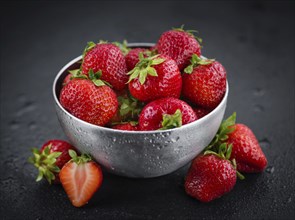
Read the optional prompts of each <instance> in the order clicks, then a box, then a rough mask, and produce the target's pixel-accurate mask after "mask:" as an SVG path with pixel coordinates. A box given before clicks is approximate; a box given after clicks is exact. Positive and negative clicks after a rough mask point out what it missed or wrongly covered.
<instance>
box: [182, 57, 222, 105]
mask: <svg viewBox="0 0 295 220" xmlns="http://www.w3.org/2000/svg"><path fill="white" fill-rule="evenodd" d="M182 83H183V85H182V95H183V97H184V98H185V99H187V100H189V101H190V102H192V103H193V104H195V105H198V106H200V107H203V108H209V109H213V108H215V107H216V106H217V105H218V104H219V103H220V102H221V100H222V98H223V96H224V94H225V91H226V71H225V69H224V67H223V66H222V65H221V64H220V63H219V62H217V61H214V62H213V63H211V64H208V65H199V66H197V67H195V68H194V70H193V72H192V73H191V74H183V76H182Z"/></svg>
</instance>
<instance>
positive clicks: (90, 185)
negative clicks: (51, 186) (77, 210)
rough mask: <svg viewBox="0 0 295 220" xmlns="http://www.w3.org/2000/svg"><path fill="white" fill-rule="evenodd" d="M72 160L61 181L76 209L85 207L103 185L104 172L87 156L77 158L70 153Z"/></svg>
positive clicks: (66, 166)
mask: <svg viewBox="0 0 295 220" xmlns="http://www.w3.org/2000/svg"><path fill="white" fill-rule="evenodd" d="M69 154H70V156H71V157H72V159H71V160H70V161H69V162H68V163H66V164H65V165H64V167H63V168H62V169H61V171H60V174H59V176H60V181H61V183H62V186H63V188H64V190H65V191H66V193H67V195H68V197H69V199H70V201H71V203H72V204H73V206H75V207H81V206H83V205H85V204H86V203H87V202H88V201H89V200H90V199H91V197H92V196H93V194H94V193H95V192H96V191H97V190H98V189H99V187H100V186H101V184H102V179H103V175H102V171H101V168H100V166H99V165H98V164H96V163H95V162H94V161H92V160H91V158H90V156H89V155H87V154H82V155H81V156H77V154H76V152H75V151H72V150H70V151H69Z"/></svg>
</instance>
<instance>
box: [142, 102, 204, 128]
mask: <svg viewBox="0 0 295 220" xmlns="http://www.w3.org/2000/svg"><path fill="white" fill-rule="evenodd" d="M177 109H179V110H180V111H181V113H182V125H185V124H188V123H191V122H193V121H195V120H197V119H198V118H197V116H196V114H195V112H194V110H193V109H192V108H191V107H190V106H189V105H188V104H187V103H186V102H184V101H182V100H179V99H176V98H171V97H169V98H162V99H158V100H155V101H153V102H150V103H149V104H147V105H146V106H145V107H144V108H143V109H142V111H141V113H140V115H139V121H138V122H139V129H140V130H142V131H150V130H158V129H159V128H161V127H162V121H163V115H164V114H169V115H172V114H174V113H175V112H176V110H177Z"/></svg>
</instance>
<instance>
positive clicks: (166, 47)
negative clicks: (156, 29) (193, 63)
mask: <svg viewBox="0 0 295 220" xmlns="http://www.w3.org/2000/svg"><path fill="white" fill-rule="evenodd" d="M157 49H158V52H159V54H163V55H166V56H169V57H171V58H172V59H173V60H175V61H176V63H177V65H178V67H179V69H180V71H182V70H183V69H184V68H185V67H186V66H188V65H189V64H190V59H191V58H192V55H193V54H197V55H198V56H200V55H201V46H200V44H199V43H198V41H197V40H196V39H195V38H194V37H193V36H191V35H190V34H188V33H187V32H184V31H176V30H170V31H166V32H164V33H163V34H162V35H161V37H160V39H159V41H158V43H157Z"/></svg>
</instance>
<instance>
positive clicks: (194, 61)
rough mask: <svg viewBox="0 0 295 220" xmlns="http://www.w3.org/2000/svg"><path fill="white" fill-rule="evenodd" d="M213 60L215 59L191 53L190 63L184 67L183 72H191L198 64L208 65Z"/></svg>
mask: <svg viewBox="0 0 295 220" xmlns="http://www.w3.org/2000/svg"><path fill="white" fill-rule="evenodd" d="M214 61H215V59H202V58H201V57H199V56H198V55H197V54H193V55H192V58H191V61H190V62H191V64H190V65H188V66H187V67H186V68H185V69H184V72H185V73H187V74H191V73H192V72H193V69H194V68H195V67H197V66H199V65H208V64H211V63H213V62H214Z"/></svg>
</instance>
